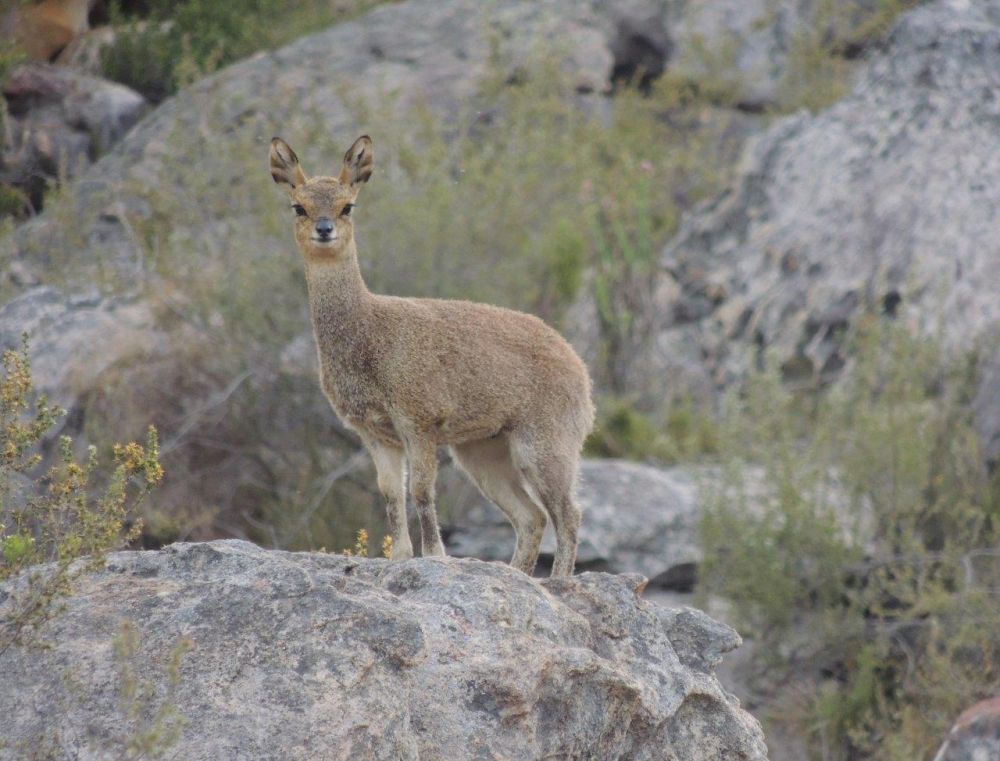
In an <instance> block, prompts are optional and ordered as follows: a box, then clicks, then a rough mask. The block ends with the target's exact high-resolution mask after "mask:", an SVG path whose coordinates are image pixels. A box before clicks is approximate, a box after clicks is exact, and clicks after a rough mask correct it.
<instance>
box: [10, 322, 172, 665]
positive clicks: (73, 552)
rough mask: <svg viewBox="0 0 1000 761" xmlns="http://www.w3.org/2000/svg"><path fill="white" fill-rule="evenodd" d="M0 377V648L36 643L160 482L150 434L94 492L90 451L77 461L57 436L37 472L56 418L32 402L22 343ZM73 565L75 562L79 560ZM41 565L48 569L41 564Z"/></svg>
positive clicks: (117, 457)
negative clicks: (50, 457)
mask: <svg viewBox="0 0 1000 761" xmlns="http://www.w3.org/2000/svg"><path fill="white" fill-rule="evenodd" d="M3 371H4V375H3V378H2V379H0V581H4V580H13V581H12V585H11V586H9V587H8V591H9V595H10V596H9V597H7V598H6V599H5V600H4V606H5V611H4V616H3V618H2V620H0V652H2V651H3V650H5V649H6V648H8V647H9V646H11V645H12V644H24V643H31V642H33V641H34V635H35V633H36V632H37V629H38V628H39V627H40V626H41V625H42V624H43V623H45V621H47V620H49V618H51V616H52V615H54V614H55V613H56V612H58V601H59V598H60V597H62V596H63V595H65V594H67V593H68V592H69V590H70V587H71V584H72V581H73V579H75V578H76V577H77V576H78V575H79V574H80V573H83V572H85V571H87V570H91V569H95V568H99V567H102V566H103V564H104V560H105V556H106V554H107V553H108V552H109V551H111V550H113V549H117V548H118V547H120V546H122V545H123V544H125V543H127V542H129V541H131V540H133V539H134V538H136V537H137V536H138V534H139V531H140V529H141V525H140V524H139V523H138V522H130V521H131V516H132V513H133V512H134V510H135V507H136V506H137V504H138V503H139V502H140V501H141V500H142V499H143V498H144V497H145V496H146V495H147V494H148V493H149V492H150V491H151V490H152V489H153V488H154V487H155V486H156V485H157V484H159V482H160V480H161V479H162V477H163V469H162V468H161V467H160V464H159V461H158V453H159V446H158V442H157V437H156V430H155V429H153V428H152V427H150V429H149V433H148V437H147V442H146V446H145V447H142V446H140V445H139V444H136V443H134V442H133V443H130V444H128V445H125V446H120V445H118V446H116V447H115V449H114V462H115V468H114V470H113V472H112V473H111V475H110V477H109V478H108V481H107V484H106V486H105V487H104V488H103V490H102V491H100V492H98V493H97V494H94V493H93V489H92V483H91V482H92V480H93V479H94V478H95V476H96V475H97V472H98V459H97V449H96V448H95V447H90V448H89V449H88V451H87V456H86V459H85V460H84V461H83V462H79V461H77V459H76V457H75V456H74V453H73V442H72V441H71V440H70V439H69V437H66V436H63V437H61V438H60V439H59V442H58V453H57V455H56V457H55V463H54V464H53V465H52V466H51V467H49V468H48V470H47V471H46V472H45V473H44V475H43V476H41V477H40V478H39V477H36V476H35V475H34V473H35V471H36V470H37V468H38V467H39V466H40V465H41V464H42V460H43V456H42V454H41V453H40V452H39V451H38V450H39V446H40V445H41V444H42V443H43V442H44V440H45V437H46V435H47V433H48V431H49V430H50V429H51V428H52V427H53V426H54V425H55V424H56V422H57V421H58V419H59V418H60V417H61V416H62V414H63V412H62V410H60V409H59V408H58V407H53V406H50V405H49V404H48V401H47V400H46V399H45V397H44V396H39V397H38V398H37V399H35V400H34V401H32V396H33V381H32V377H31V367H30V364H29V362H28V350H27V340H25V346H24V348H23V349H22V351H21V352H20V353H18V352H15V351H7V352H5V353H4V354H3ZM79 559H82V560H80V562H76V561H78V560H79ZM43 563H47V565H40V564H43Z"/></svg>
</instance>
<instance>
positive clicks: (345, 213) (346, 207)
mask: <svg viewBox="0 0 1000 761" xmlns="http://www.w3.org/2000/svg"><path fill="white" fill-rule="evenodd" d="M353 210H354V204H353V203H349V204H345V205H344V208H343V209H342V210H341V212H340V216H342V217H349V216H351V212H352V211H353Z"/></svg>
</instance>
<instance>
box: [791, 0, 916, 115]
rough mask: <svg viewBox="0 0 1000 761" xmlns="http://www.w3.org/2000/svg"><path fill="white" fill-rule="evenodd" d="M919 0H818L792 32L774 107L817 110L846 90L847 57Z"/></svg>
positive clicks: (849, 74) (860, 48)
mask: <svg viewBox="0 0 1000 761" xmlns="http://www.w3.org/2000/svg"><path fill="white" fill-rule="evenodd" d="M922 1H923V0H875V2H874V3H873V2H870V0H818V2H816V3H815V7H813V8H812V10H811V13H810V17H809V18H808V20H807V22H806V23H805V24H804V25H803V26H802V27H801V28H800V29H799V30H798V31H797V32H796V33H795V34H794V35H793V36H792V39H791V41H790V46H789V51H788V61H787V63H786V64H785V69H784V71H783V72H782V78H781V82H780V85H779V89H778V97H777V111H778V112H781V113H789V112H792V111H797V110H799V109H801V108H806V109H809V110H810V111H813V112H816V111H820V110H822V109H824V108H827V107H828V106H831V105H833V104H834V103H836V102H837V101H838V100H840V99H841V98H842V97H843V96H844V95H846V94H847V92H848V88H849V86H850V83H851V72H852V67H851V59H854V58H856V57H857V56H858V55H859V54H860V53H861V52H862V51H864V50H866V49H867V48H869V47H870V46H871V45H872V44H873V43H874V42H876V41H877V40H878V39H880V38H881V37H883V36H884V35H885V34H886V33H887V32H888V30H889V28H890V27H891V25H892V23H893V22H894V21H895V20H896V18H897V17H898V16H899V15H900V14H901V13H903V12H905V11H907V10H910V9H912V8H914V7H916V6H917V5H919V4H920V3H921V2H922Z"/></svg>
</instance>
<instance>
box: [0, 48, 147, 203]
mask: <svg viewBox="0 0 1000 761" xmlns="http://www.w3.org/2000/svg"><path fill="white" fill-rule="evenodd" d="M2 94H3V97H4V99H5V100H6V104H7V117H6V118H5V119H4V128H5V131H6V136H5V139H4V141H3V154H2V156H0V181H3V182H5V183H7V184H10V185H13V186H15V187H17V188H21V189H22V190H23V191H24V192H25V193H26V194H27V195H28V197H29V198H30V199H31V202H32V205H33V207H34V208H35V209H38V208H41V200H42V193H43V191H44V190H45V189H46V188H47V187H48V186H50V185H52V184H55V183H57V182H58V181H61V180H64V179H66V178H71V177H75V176H77V175H78V174H80V173H81V171H82V170H83V169H84V168H86V167H87V166H89V165H90V163H91V162H92V161H94V160H95V159H96V158H97V157H98V156H99V155H101V154H102V153H104V152H105V151H107V150H108V149H109V148H110V147H111V146H112V144H114V143H116V142H117V141H118V140H120V139H121V138H122V136H123V135H124V134H125V133H126V132H128V130H129V129H131V128H132V127H133V126H134V125H135V124H136V122H138V121H139V118H140V117H141V116H142V115H143V114H144V113H145V112H146V107H147V103H146V100H145V98H143V97H142V96H141V95H139V93H137V92H135V91H134V90H130V89H129V88H128V87H125V86H124V85H120V84H116V83H114V82H108V81H107V80H104V79H99V78H98V77H93V76H90V75H88V74H81V73H79V72H76V71H73V70H72V69H68V68H64V67H61V66H53V65H50V64H45V63H32V64H25V65H22V66H19V67H18V68H16V69H15V70H14V71H13V72H11V73H10V75H9V76H8V77H7V78H6V80H5V81H4V83H3V88H2Z"/></svg>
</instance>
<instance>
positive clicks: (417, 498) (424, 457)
mask: <svg viewBox="0 0 1000 761" xmlns="http://www.w3.org/2000/svg"><path fill="white" fill-rule="evenodd" d="M406 457H407V460H409V465H410V467H409V470H410V494H412V495H413V502H414V504H415V505H416V508H417V516H418V517H419V518H420V541H421V546H422V548H423V550H422V551H423V555H424V557H441V558H443V557H444V545H443V544H442V543H441V532H440V531H439V530H438V522H437V513H436V512H435V510H434V481H435V479H436V478H437V447H435V446H434V444H433V443H428V442H424V441H415V442H408V444H407V448H406Z"/></svg>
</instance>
